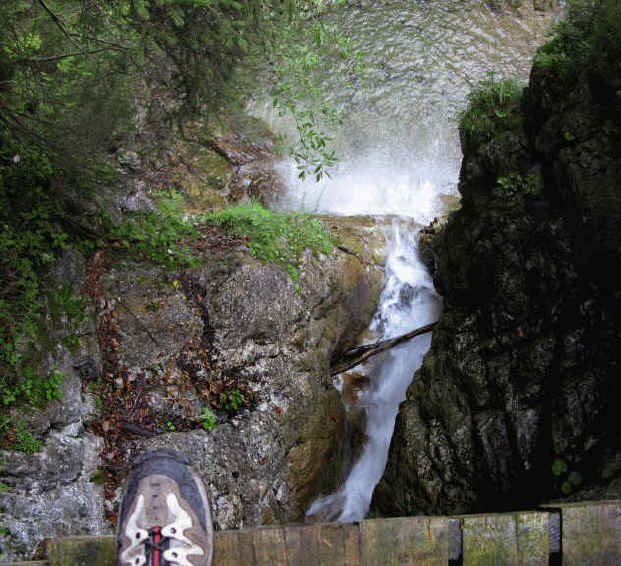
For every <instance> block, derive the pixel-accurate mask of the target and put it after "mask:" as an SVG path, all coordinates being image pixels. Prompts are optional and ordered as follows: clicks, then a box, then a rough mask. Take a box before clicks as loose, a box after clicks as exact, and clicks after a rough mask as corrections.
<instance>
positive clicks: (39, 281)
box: [0, 156, 197, 408]
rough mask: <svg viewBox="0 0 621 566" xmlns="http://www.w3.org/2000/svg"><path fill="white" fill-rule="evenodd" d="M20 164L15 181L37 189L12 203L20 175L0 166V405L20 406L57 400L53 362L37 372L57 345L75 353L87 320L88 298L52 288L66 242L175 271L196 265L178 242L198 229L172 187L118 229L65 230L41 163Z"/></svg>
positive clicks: (67, 289) (59, 378) (63, 286)
mask: <svg viewBox="0 0 621 566" xmlns="http://www.w3.org/2000/svg"><path fill="white" fill-rule="evenodd" d="M26 157H27V156H26ZM20 161H21V158H20ZM22 165H24V168H23V169H21V170H20V171H19V174H20V176H21V179H22V180H24V181H28V182H31V183H32V182H35V181H39V182H40V183H41V185H42V186H41V188H39V189H38V190H36V191H33V192H31V193H27V196H28V197H29V198H27V199H26V200H25V201H23V202H22V203H21V205H17V204H16V202H17V200H16V198H15V195H12V194H11V192H12V191H13V190H14V187H13V186H11V184H14V183H15V182H16V181H17V180H19V178H20V176H16V179H11V177H10V175H9V174H7V170H9V171H10V169H11V168H9V167H6V168H5V170H4V171H2V172H3V173H4V175H3V178H2V180H3V181H5V184H0V204H3V205H4V206H3V207H2V209H1V210H0V279H1V281H2V286H1V288H0V406H2V407H10V406H12V405H14V404H16V403H21V404H25V405H30V406H32V407H38V408H41V407H43V406H45V404H46V403H48V402H50V401H52V400H55V399H58V398H59V397H60V386H61V384H62V380H63V377H64V374H63V373H62V372H60V371H59V370H58V369H56V368H54V367H53V368H52V370H51V371H50V372H49V373H47V374H46V375H40V369H39V366H40V363H41V360H42V359H43V358H44V357H45V356H46V355H51V356H52V358H53V355H54V346H55V343H57V342H60V343H61V344H62V345H64V346H65V347H66V348H68V349H69V350H71V351H74V350H75V348H76V347H77V346H78V345H79V344H80V338H79V335H78V333H77V330H78V329H79V328H80V326H81V325H82V324H83V323H84V322H85V321H86V319H87V306H88V299H87V298H86V297H83V296H81V295H79V294H76V293H75V292H73V290H72V289H71V287H70V286H69V285H67V284H65V283H63V284H61V285H59V286H58V285H57V286H56V287H55V288H54V287H52V286H51V285H50V283H51V281H50V278H49V270H50V268H51V267H52V266H53V264H54V263H55V262H56V261H57V259H58V257H60V255H61V254H62V253H63V252H64V251H65V250H66V249H67V248H68V246H70V245H71V246H74V247H76V248H79V249H82V250H86V251H87V252H88V251H89V250H90V251H92V250H94V249H96V248H101V247H112V248H116V249H120V250H124V251H126V252H127V253H130V254H133V255H134V256H136V257H138V258H139V259H143V260H145V259H146V260H148V261H151V262H153V263H156V264H158V265H163V266H165V267H167V268H170V269H179V268H183V267H189V266H194V265H196V263H197V262H196V260H195V258H193V257H192V256H191V254H190V252H189V250H188V249H187V248H186V247H184V246H183V245H182V243H181V242H182V241H183V240H184V239H185V238H191V237H194V236H195V235H197V231H196V228H195V227H194V226H193V225H192V224H191V223H190V222H189V221H187V220H185V219H183V218H182V216H181V213H180V201H181V199H182V196H181V195H179V194H178V193H176V192H175V191H172V190H171V191H166V192H164V193H158V194H156V195H154V196H155V197H156V201H157V203H158V210H157V211H153V212H149V213H139V214H134V215H131V216H128V217H126V218H125V219H124V221H123V222H122V223H121V224H120V225H119V226H112V225H111V224H109V227H108V229H107V232H106V233H105V234H102V236H101V238H99V239H97V240H94V241H93V240H90V239H86V238H80V237H78V236H76V234H71V235H70V234H69V233H68V232H67V231H64V230H63V228H62V227H63V225H64V223H63V220H64V218H63V217H64V213H63V209H62V205H61V204H60V203H59V201H58V199H55V198H54V196H53V195H52V194H51V193H50V191H49V190H46V189H45V188H44V186H45V183H46V181H45V178H44V174H45V173H46V172H47V171H46V170H45V169H44V170H43V171H41V170H40V169H37V167H39V168H40V167H41V164H40V163H39V164H37V165H36V166H35V165H34V164H30V163H26V164H24V163H22ZM38 173H41V174H38ZM7 181H13V183H11V184H9V183H8V182H7ZM0 182H1V181H0ZM59 328H61V329H62V333H61V335H59V332H58V329H59ZM52 335H54V336H55V338H54V339H53V340H52V339H51V336H52Z"/></svg>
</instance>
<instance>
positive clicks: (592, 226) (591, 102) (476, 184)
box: [373, 8, 621, 515]
mask: <svg viewBox="0 0 621 566" xmlns="http://www.w3.org/2000/svg"><path fill="white" fill-rule="evenodd" d="M615 9H616V8H615ZM605 55H606V54H605V53H604V54H603V55H602V57H604V56H605ZM549 62H550V61H549V60H545V59H544V60H543V63H545V64H538V65H537V64H536V65H535V67H534V68H533V72H532V74H531V79H530V84H529V86H528V88H527V89H526V90H525V92H524V94H523V96H522V100H521V108H520V111H519V112H520V113H521V116H520V118H521V119H520V120H517V121H514V123H515V124H516V125H515V126H514V127H512V128H510V129H509V130H505V131H502V132H501V133H498V134H495V135H493V136H492V137H491V139H489V140H487V141H483V142H482V143H478V144H466V147H464V153H465V155H464V160H463V163H462V169H461V174H460V184H459V190H460V192H461V194H462V208H461V210H459V211H458V212H456V213H454V214H453V215H452V216H451V217H450V218H449V221H448V223H447V224H446V226H445V227H444V228H443V229H441V230H437V232H438V233H437V235H435V237H433V236H432V237H430V235H429V234H428V235H427V237H426V244H425V242H423V250H424V254H425V256H426V258H427V260H428V263H429V267H430V269H431V270H432V272H433V273H434V279H435V283H436V286H437V288H438V290H439V291H440V292H441V293H442V294H443V295H444V299H445V312H444V314H443V315H442V318H441V320H440V322H439V325H438V327H437V330H435V331H434V336H433V345H432V348H431V350H430V352H429V353H428V355H427V356H426V358H425V362H424V364H423V367H422V368H421V370H420V371H419V372H418V373H417V375H416V376H415V379H414V381H413V384H412V385H411V387H410V389H409V391H408V397H407V400H406V401H405V402H404V404H403V405H402V408H401V411H400V414H399V416H398V418H397V425H396V431H395V436H394V438H393V441H392V446H391V451H390V456H389V462H388V466H387V469H386V473H385V476H384V478H383V480H382V482H381V483H380V485H379V486H378V488H377V490H376V494H375V498H374V503H373V505H374V508H375V509H376V511H378V512H380V513H382V514H388V515H405V514H413V513H420V512H426V513H439V512H468V511H473V510H491V509H502V508H511V507H523V506H524V505H533V504H537V503H539V502H541V501H543V500H550V499H552V498H555V497H559V496H568V495H569V496H570V497H575V498H580V497H586V496H599V497H606V496H616V497H618V496H619V493H620V492H621V480H620V477H621V443H620V437H619V426H618V423H619V406H620V404H619V401H620V400H621V389H620V383H621V381H620V380H619V367H620V362H621V269H618V266H619V265H621V120H620V117H621V95H620V92H621V91H619V88H620V86H621V85H620V84H619V83H620V82H621V68H620V66H619V65H618V63H617V64H614V63H611V64H602V65H597V64H585V65H582V66H578V67H575V66H574V67H571V68H570V66H569V64H563V65H561V64H548V63H549ZM561 62H562V61H561ZM565 63H567V62H566V61H565ZM591 63H592V60H591ZM501 117H502V114H501ZM501 130H502V129H501ZM462 134H463V132H462ZM431 232H433V230H431Z"/></svg>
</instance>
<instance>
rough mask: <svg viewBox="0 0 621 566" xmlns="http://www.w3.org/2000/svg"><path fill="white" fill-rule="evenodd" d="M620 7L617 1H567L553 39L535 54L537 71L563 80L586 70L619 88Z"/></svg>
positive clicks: (554, 29)
mask: <svg viewBox="0 0 621 566" xmlns="http://www.w3.org/2000/svg"><path fill="white" fill-rule="evenodd" d="M620 60H621V3H619V2H618V0H569V1H568V2H567V11H566V16H565V18H564V19H563V20H561V21H560V22H559V23H558V24H557V25H556V26H555V27H554V28H553V36H552V39H551V40H550V41H549V42H548V43H546V44H545V45H543V46H542V47H541V48H540V49H539V50H538V52H537V54H536V56H535V60H534V65H535V66H536V67H546V68H551V69H554V70H555V71H556V72H558V73H559V74H560V75H561V76H562V77H564V78H570V77H572V76H575V75H576V73H578V72H580V71H582V70H585V69H588V70H589V71H590V72H596V73H598V74H599V75H600V76H602V77H604V78H605V79H607V80H608V81H609V82H611V83H614V84H616V85H617V89H618V88H619V87H620V86H621V73H620V70H621V69H620V68H619V61H620Z"/></svg>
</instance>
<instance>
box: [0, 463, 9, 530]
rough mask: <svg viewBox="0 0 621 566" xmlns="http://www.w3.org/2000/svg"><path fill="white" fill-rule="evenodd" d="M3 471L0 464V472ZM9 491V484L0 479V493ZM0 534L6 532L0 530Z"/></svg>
mask: <svg viewBox="0 0 621 566" xmlns="http://www.w3.org/2000/svg"><path fill="white" fill-rule="evenodd" d="M3 471H4V468H3V467H2V466H0V474H1V473H2V472H3ZM8 491H9V486H8V485H7V484H5V483H4V482H2V481H0V493H7V492H8ZM0 534H6V533H3V532H2V531H1V530H0Z"/></svg>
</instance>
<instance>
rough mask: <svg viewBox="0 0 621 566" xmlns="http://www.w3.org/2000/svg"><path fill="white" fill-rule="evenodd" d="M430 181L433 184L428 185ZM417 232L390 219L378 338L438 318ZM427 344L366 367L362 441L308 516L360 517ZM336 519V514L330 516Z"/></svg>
mask: <svg viewBox="0 0 621 566" xmlns="http://www.w3.org/2000/svg"><path fill="white" fill-rule="evenodd" d="M431 186H432V185H431ZM416 236H417V234H416V231H412V227H411V223H407V222H400V221H398V220H395V221H394V222H393V233H392V245H391V249H390V252H389V255H388V259H387V262H386V284H385V286H384V290H383V291H382V295H381V297H380V304H379V307H378V311H377V313H376V315H375V317H374V319H373V322H372V325H371V330H373V331H375V332H376V333H377V334H379V335H380V336H381V337H382V339H386V338H393V337H395V336H399V335H401V334H404V333H406V332H409V331H410V330H414V329H415V328H418V327H420V326H424V325H425V324H428V323H430V322H433V321H434V320H436V319H437V317H438V315H439V312H440V300H439V298H438V296H437V294H436V292H435V290H434V288H433V283H432V281H431V278H430V276H429V274H428V273H427V271H426V269H425V267H424V266H423V265H422V263H421V262H420V260H419V257H418V253H417V251H418V250H417V246H416ZM430 345H431V335H430V334H426V335H423V336H419V337H417V338H415V339H413V340H411V341H409V342H407V343H404V344H401V345H399V346H396V347H394V348H392V349H391V350H390V351H389V352H388V353H387V355H386V356H384V359H382V360H381V361H380V363H379V364H375V366H374V367H373V366H372V367H371V371H368V370H367V371H365V373H366V375H367V377H369V378H370V386H369V387H368V389H367V390H366V391H365V392H364V394H363V397H362V399H360V400H359V401H358V403H357V406H358V407H363V408H364V410H365V414H366V430H365V433H366V444H365V446H364V449H363V452H362V454H361V456H360V458H359V459H358V461H357V462H356V463H355V464H354V466H353V468H352V470H351V472H350V473H349V476H348V477H347V480H346V481H345V483H344V485H343V487H342V488H341V489H340V490H339V491H338V492H337V493H335V494H332V495H328V496H326V497H321V498H319V499H317V500H316V501H315V502H314V503H313V505H312V506H311V507H310V509H309V510H308V515H314V514H316V513H322V514H324V515H326V516H327V518H333V517H331V516H330V515H331V514H332V513H333V510H334V509H338V511H340V514H339V515H338V520H339V521H345V522H349V521H359V520H361V519H363V518H364V516H365V515H366V513H367V511H368V510H369V506H370V504H371V497H372V495H373V490H374V489H375V486H376V485H377V483H378V482H379V481H380V479H381V477H382V474H383V473H384V468H385V467H386V460H387V458H388V449H389V447H390V440H391V438H392V434H393V430H394V426H395V418H396V416H397V412H398V409H399V404H400V403H401V402H402V401H403V400H404V399H405V392H406V390H407V388H408V386H409V385H410V382H411V381H412V376H413V375H414V372H415V371H416V370H417V369H418V368H419V367H420V365H421V363H422V361H423V356H424V355H425V353H426V352H427V350H428V349H429V346H430ZM334 518H336V517H334Z"/></svg>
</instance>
